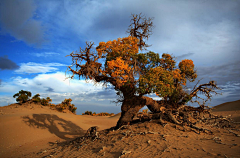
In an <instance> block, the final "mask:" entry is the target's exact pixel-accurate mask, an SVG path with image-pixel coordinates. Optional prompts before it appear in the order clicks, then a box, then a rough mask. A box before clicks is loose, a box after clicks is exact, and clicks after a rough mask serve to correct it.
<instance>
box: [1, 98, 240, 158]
mask: <svg viewBox="0 0 240 158" xmlns="http://www.w3.org/2000/svg"><path fill="white" fill-rule="evenodd" d="M212 111H213V112H214V114H217V115H223V116H228V117H230V118H232V119H233V120H234V121H235V122H240V100H237V101H234V102H227V103H224V104H221V105H218V106H216V107H214V108H213V110H212ZM120 116H121V113H118V114H116V115H114V116H111V117H109V116H89V115H74V114H71V113H62V112H58V111H56V110H51V109H50V108H49V107H46V106H39V105H34V104H31V105H23V106H20V105H18V104H12V105H9V106H5V107H0V157H1V158H5V157H32V158H33V157H34V158H35V157H45V156H48V157H64V158H67V157H102V156H104V157H110V158H111V157H113V158H115V157H188V156H189V157H240V155H239V151H240V131H239V130H236V129H230V130H229V129H214V128H211V130H212V131H216V132H215V133H214V134H213V135H210V134H205V133H201V134H197V133H195V132H193V131H187V132H184V131H183V128H182V127H181V126H176V125H174V124H171V123H169V124H168V125H166V126H165V127H163V126H162V125H159V124H157V123H154V121H150V122H148V121H147V122H142V123H140V122H139V123H137V124H133V125H131V126H126V127H125V128H122V129H120V130H116V131H113V130H110V128H111V127H114V126H115V125H116V123H117V121H118V119H119V117H120ZM92 126H98V131H99V138H100V139H97V140H95V141H94V142H92V141H88V142H87V143H82V144H81V143H80V139H78V141H79V143H76V141H73V145H70V144H69V143H67V142H69V141H71V140H74V139H75V138H80V137H82V136H84V135H85V133H86V131H87V130H88V129H89V128H90V127H92ZM237 129H239V126H237ZM103 138H104V139H103ZM64 142H66V143H64ZM84 144H88V145H84ZM64 145H65V146H64ZM72 147H74V148H72Z"/></svg>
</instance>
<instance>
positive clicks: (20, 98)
mask: <svg viewBox="0 0 240 158" xmlns="http://www.w3.org/2000/svg"><path fill="white" fill-rule="evenodd" d="M31 96H32V93H31V92H29V91H24V90H21V91H19V92H18V93H16V94H14V95H13V98H16V97H17V98H16V101H17V102H19V103H20V104H22V103H25V102H27V101H28V100H29V98H30V97H31Z"/></svg>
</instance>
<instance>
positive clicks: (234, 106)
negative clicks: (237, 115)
mask: <svg viewBox="0 0 240 158" xmlns="http://www.w3.org/2000/svg"><path fill="white" fill-rule="evenodd" d="M212 110H213V111H236V110H240V100H237V101H232V102H226V103H223V104H220V105H217V106H215V107H213V108H212Z"/></svg>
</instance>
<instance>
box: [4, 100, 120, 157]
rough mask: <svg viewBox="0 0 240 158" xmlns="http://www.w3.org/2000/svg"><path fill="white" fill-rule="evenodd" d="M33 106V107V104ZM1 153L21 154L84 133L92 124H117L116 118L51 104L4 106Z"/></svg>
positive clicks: (99, 125) (8, 154) (11, 155)
mask: <svg viewBox="0 0 240 158" xmlns="http://www.w3.org/2000/svg"><path fill="white" fill-rule="evenodd" d="M32 107H33V108H32ZM0 122H1V123H0V142H1V143H0V157H1V158H3V157H21V156H22V155H25V154H27V153H29V152H34V151H39V150H41V149H44V148H47V147H49V142H50V143H51V142H52V143H54V142H56V141H66V140H71V139H72V138H76V137H79V136H82V135H83V134H84V133H85V132H86V130H87V129H88V128H90V127H92V126H95V125H96V126H98V127H99V130H103V129H106V128H109V127H111V126H115V125H116V122H117V118H116V119H108V117H104V116H103V117H101V116H95V117H92V116H85V115H84V116H82V115H74V114H70V113H60V112H57V111H55V110H51V109H49V107H41V106H26V107H24V106H23V107H21V106H19V105H17V104H15V105H12V106H8V107H0Z"/></svg>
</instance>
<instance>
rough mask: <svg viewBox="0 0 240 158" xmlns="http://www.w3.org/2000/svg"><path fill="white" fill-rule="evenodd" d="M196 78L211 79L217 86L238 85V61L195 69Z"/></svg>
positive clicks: (239, 70) (239, 68) (239, 79)
mask: <svg viewBox="0 0 240 158" xmlns="http://www.w3.org/2000/svg"><path fill="white" fill-rule="evenodd" d="M197 74H198V76H199V77H198V78H204V79H211V80H215V81H217V83H218V84H221V85H226V84H227V83H228V82H230V83H240V60H239V61H235V62H229V63H227V64H222V65H218V66H209V67H197Z"/></svg>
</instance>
